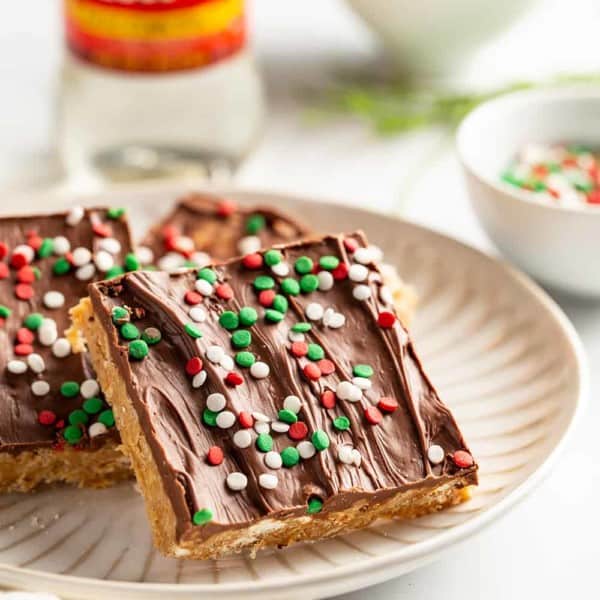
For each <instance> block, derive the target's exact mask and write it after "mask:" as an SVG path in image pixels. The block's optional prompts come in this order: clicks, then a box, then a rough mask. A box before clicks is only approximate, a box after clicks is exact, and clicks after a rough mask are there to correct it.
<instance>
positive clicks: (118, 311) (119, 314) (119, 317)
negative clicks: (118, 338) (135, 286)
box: [110, 306, 130, 325]
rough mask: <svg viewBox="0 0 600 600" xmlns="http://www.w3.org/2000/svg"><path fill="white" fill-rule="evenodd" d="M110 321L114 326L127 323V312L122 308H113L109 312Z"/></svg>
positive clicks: (128, 316)
mask: <svg viewBox="0 0 600 600" xmlns="http://www.w3.org/2000/svg"><path fill="white" fill-rule="evenodd" d="M110 314H111V316H112V321H113V323H114V324H115V325H120V324H121V323H126V322H127V321H129V318H130V315H129V311H128V310H127V309H126V308H123V307H122V306H115V307H114V308H113V309H112V311H111V313H110Z"/></svg>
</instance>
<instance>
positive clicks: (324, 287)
mask: <svg viewBox="0 0 600 600" xmlns="http://www.w3.org/2000/svg"><path fill="white" fill-rule="evenodd" d="M317 278H318V280H319V289H320V290H321V291H322V292H327V291H328V290H330V289H331V288H332V287H333V283H334V280H333V275H332V274H331V273H330V272H329V271H320V272H319V273H318V275H317Z"/></svg>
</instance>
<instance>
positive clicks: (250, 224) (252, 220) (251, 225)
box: [246, 214, 266, 235]
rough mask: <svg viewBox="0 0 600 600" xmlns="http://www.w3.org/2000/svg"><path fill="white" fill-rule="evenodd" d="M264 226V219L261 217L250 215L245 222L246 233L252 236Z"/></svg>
mask: <svg viewBox="0 0 600 600" xmlns="http://www.w3.org/2000/svg"><path fill="white" fill-rule="evenodd" d="M265 225H266V221H265V218H264V217H263V216H262V215H259V214H255V215H250V216H249V217H248V220H247V221H246V233H249V234H250V235H254V234H255V233H258V232H259V231H260V230H261V229H263V228H264V226H265Z"/></svg>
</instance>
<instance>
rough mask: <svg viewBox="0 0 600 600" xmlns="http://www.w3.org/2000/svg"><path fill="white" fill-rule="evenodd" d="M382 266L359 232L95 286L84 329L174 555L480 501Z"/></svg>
mask: <svg viewBox="0 0 600 600" xmlns="http://www.w3.org/2000/svg"><path fill="white" fill-rule="evenodd" d="M373 256H374V253H373V250H372V248H371V247H370V246H368V244H367V242H366V239H365V238H364V236H363V235H362V234H361V233H356V234H353V235H350V236H326V237H324V238H320V239H316V240H313V241H306V242H299V243H295V244H290V245H287V246H278V247H276V248H274V249H271V250H268V251H264V252H256V253H252V254H250V255H248V256H246V257H244V258H243V259H239V260H233V261H230V262H229V263H226V264H224V265H220V266H216V267H205V268H203V269H200V270H194V271H188V272H185V273H179V274H175V275H168V274H166V273H158V272H136V273H130V274H127V275H125V276H124V277H122V278H119V279H117V280H115V281H113V282H103V283H99V284H94V285H92V286H90V300H84V301H82V303H81V304H80V305H79V306H78V307H77V308H76V309H75V310H74V311H73V318H74V322H75V325H76V326H77V327H79V328H80V329H81V330H82V333H83V334H84V335H85V337H86V339H87V340H88V344H89V349H90V353H91V356H92V359H93V361H94V364H95V366H96V369H97V372H98V376H99V378H100V381H101V383H102V385H103V388H104V390H105V393H106V395H107V398H108V400H109V402H110V403H111V404H112V405H113V408H114V411H115V417H116V420H117V424H118V426H119V430H120V433H121V436H122V440H123V444H124V446H125V448H126V452H127V454H128V455H129V456H130V457H131V459H132V463H133V466H134V470H135V472H136V476H137V478H138V482H139V484H140V487H141V490H142V493H143V495H144V497H145V501H146V507H147V511H148V514H149V517H150V521H151V524H152V528H153V532H154V538H155V542H156V544H157V546H158V547H159V549H160V550H161V551H162V552H164V553H165V554H168V555H172V556H187V557H190V558H207V557H211V556H220V555H223V554H227V553H230V552H233V551H240V550H243V549H250V550H251V551H255V550H256V549H257V548H260V547H263V546H270V545H285V544H288V543H291V542H294V541H299V540H310V539H319V538H322V537H326V536H330V535H335V534H337V533H340V532H343V531H346V530H348V529H352V528H356V527H363V526H365V525H367V524H368V523H370V522H371V521H373V520H374V519H376V518H379V517H403V518H408V517H415V516H418V515H422V514H425V513H428V512H432V511H435V510H440V509H441V508H444V507H446V506H448V505H452V504H456V503H458V502H461V501H462V500H464V499H465V498H466V497H467V496H468V492H467V489H468V486H470V485H472V484H476V482H477V476H476V469H477V466H476V464H475V462H474V460H473V458H472V456H471V454H470V453H469V450H468V448H467V446H466V443H465V441H464V440H463V438H462V436H461V433H460V431H459V429H458V426H457V425H456V422H455V421H454V419H453V417H452V415H451V414H450V412H449V410H448V409H447V407H446V406H445V405H444V404H443V403H442V402H441V400H440V399H439V397H438V394H437V392H436V391H435V389H434V388H433V386H432V385H431V383H430V381H429V380H428V378H427V377H426V375H425V374H424V372H423V369H422V366H421V364H420V361H419V359H418V357H417V356H416V354H415V351H414V347H413V345H412V342H411V340H410V338H409V336H408V334H407V332H406V330H405V329H404V327H403V326H402V325H401V323H400V321H399V320H398V318H397V316H396V313H395V311H394V306H393V299H392V298H391V294H390V293H389V291H388V290H387V289H386V287H385V285H384V283H383V280H382V277H381V274H380V273H379V271H378V269H377V267H376V266H375V264H374V263H373ZM134 329H135V332H136V333H135V335H134Z"/></svg>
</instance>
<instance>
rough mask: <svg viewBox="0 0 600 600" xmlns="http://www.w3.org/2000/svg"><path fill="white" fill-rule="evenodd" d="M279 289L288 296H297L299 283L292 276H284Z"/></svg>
mask: <svg viewBox="0 0 600 600" xmlns="http://www.w3.org/2000/svg"><path fill="white" fill-rule="evenodd" d="M281 290H282V291H283V293H284V294H287V295H288V296H297V295H298V294H299V293H300V284H299V283H298V282H297V281H296V280H295V279H293V278H292V277H286V278H285V279H284V280H283V281H282V282H281Z"/></svg>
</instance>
